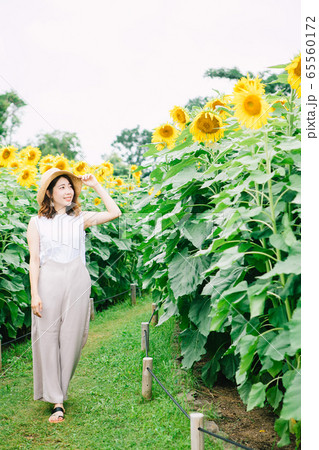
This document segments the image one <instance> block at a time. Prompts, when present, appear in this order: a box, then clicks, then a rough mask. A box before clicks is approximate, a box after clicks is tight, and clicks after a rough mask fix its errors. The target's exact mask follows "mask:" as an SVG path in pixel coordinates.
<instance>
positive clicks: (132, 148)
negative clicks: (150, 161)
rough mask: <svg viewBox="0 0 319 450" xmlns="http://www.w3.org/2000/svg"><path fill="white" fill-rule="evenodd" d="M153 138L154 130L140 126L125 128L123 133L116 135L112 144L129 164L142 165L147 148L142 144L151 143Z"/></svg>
mask: <svg viewBox="0 0 319 450" xmlns="http://www.w3.org/2000/svg"><path fill="white" fill-rule="evenodd" d="M151 140H152V132H151V131H149V130H145V129H144V130H140V126H139V125H137V126H136V127H135V128H131V129H128V128H125V129H124V130H122V131H121V134H119V135H118V136H116V139H115V140H114V141H113V142H112V144H111V146H112V147H113V148H114V149H115V150H117V151H118V152H119V154H120V156H121V158H122V159H123V161H125V162H126V163H127V164H130V165H131V164H136V165H137V166H139V165H141V164H142V162H143V161H144V160H143V153H145V150H146V149H145V148H144V147H141V146H142V145H145V144H149V143H150V142H151Z"/></svg>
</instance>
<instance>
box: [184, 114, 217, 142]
mask: <svg viewBox="0 0 319 450" xmlns="http://www.w3.org/2000/svg"><path fill="white" fill-rule="evenodd" d="M190 132H191V133H192V135H193V140H194V141H199V142H209V141H210V142H215V141H218V140H219V139H221V138H222V137H223V136H224V130H223V121H222V119H221V118H220V117H219V116H217V115H216V114H213V113H211V112H209V111H202V112H200V113H199V114H197V116H196V117H195V119H194V121H193V122H192V124H191V126H190Z"/></svg>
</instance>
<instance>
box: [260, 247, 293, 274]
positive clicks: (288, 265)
mask: <svg viewBox="0 0 319 450" xmlns="http://www.w3.org/2000/svg"><path fill="white" fill-rule="evenodd" d="M300 263H301V261H300V254H299V253H296V254H291V255H288V257H287V258H286V259H285V261H278V262H277V263H276V264H275V266H274V267H273V269H272V270H270V271H269V272H267V273H265V274H264V275H262V276H260V277H258V278H259V279H262V280H265V279H267V278H271V277H273V276H275V275H280V274H282V273H284V274H291V273H294V274H295V275H298V274H300V273H301V265H300Z"/></svg>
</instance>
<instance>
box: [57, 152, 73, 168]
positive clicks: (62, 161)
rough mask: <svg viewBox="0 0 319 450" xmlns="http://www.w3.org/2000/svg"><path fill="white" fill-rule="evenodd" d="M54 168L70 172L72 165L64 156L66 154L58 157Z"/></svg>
mask: <svg viewBox="0 0 319 450" xmlns="http://www.w3.org/2000/svg"><path fill="white" fill-rule="evenodd" d="M53 167H56V168H58V169H60V170H70V165H69V161H68V159H67V158H66V157H65V156H64V153H62V154H61V155H58V156H56V158H55V159H54V162H53Z"/></svg>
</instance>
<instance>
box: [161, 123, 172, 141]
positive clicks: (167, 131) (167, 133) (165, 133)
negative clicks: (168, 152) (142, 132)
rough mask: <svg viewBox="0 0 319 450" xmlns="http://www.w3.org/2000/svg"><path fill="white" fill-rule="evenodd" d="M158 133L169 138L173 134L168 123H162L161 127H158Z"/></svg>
mask: <svg viewBox="0 0 319 450" xmlns="http://www.w3.org/2000/svg"><path fill="white" fill-rule="evenodd" d="M160 135H161V136H162V137H163V138H166V139H167V138H170V137H171V136H172V135H173V128H172V127H170V126H169V125H164V126H163V127H162V128H161V129H160Z"/></svg>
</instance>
